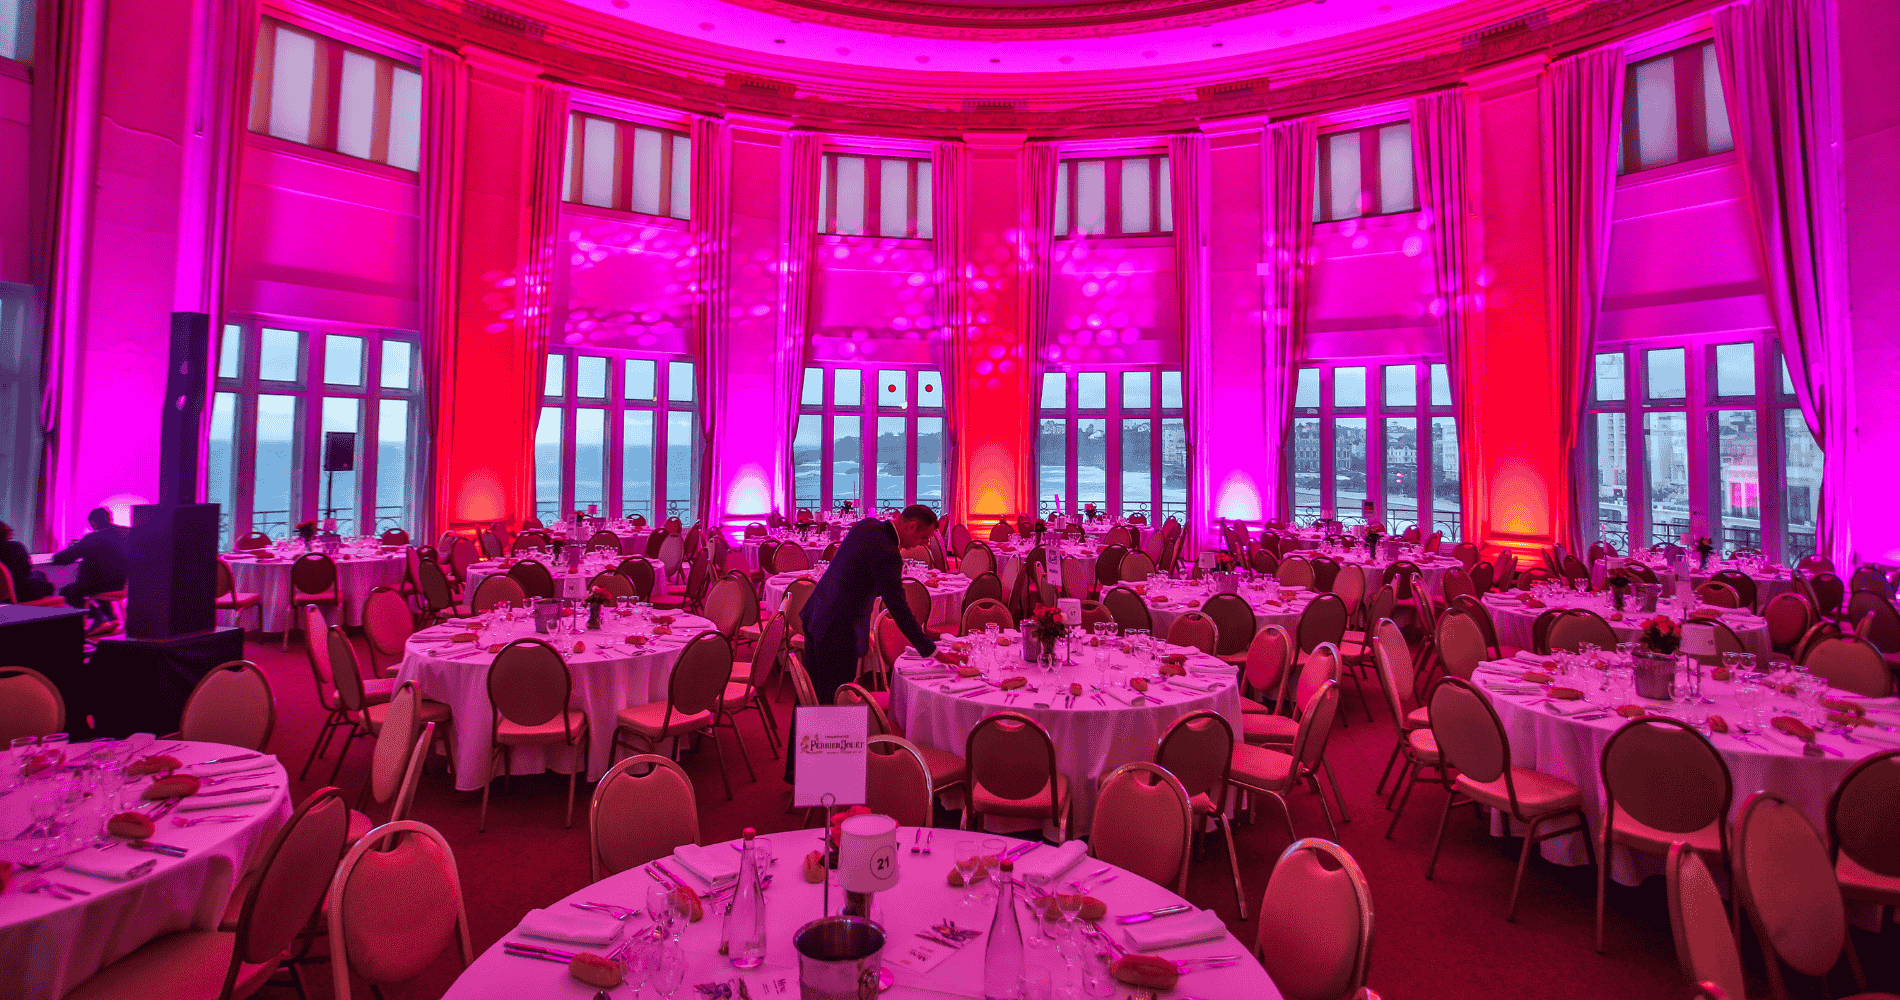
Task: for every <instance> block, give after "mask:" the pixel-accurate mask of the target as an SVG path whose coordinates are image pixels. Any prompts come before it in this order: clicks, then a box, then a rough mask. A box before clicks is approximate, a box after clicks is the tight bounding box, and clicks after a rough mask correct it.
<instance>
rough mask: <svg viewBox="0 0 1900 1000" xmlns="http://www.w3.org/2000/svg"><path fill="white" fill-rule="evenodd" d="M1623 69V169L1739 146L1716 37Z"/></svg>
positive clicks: (1648, 165)
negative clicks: (1718, 61)
mask: <svg viewBox="0 0 1900 1000" xmlns="http://www.w3.org/2000/svg"><path fill="white" fill-rule="evenodd" d="M1624 72H1625V73H1627V74H1628V75H1627V76H1626V77H1625V78H1624V83H1623V136H1622V140H1623V166H1622V170H1621V171H1620V172H1621V173H1625V174H1628V173H1634V172H1636V171H1638V170H1648V169H1649V168H1651V167H1660V166H1664V165H1666V164H1670V163H1680V162H1682V161H1683V160H1694V159H1697V158H1699V157H1704V156H1708V155H1710V154H1712V153H1720V152H1725V151H1727V150H1731V149H1734V148H1735V137H1734V136H1733V135H1732V134H1731V133H1730V132H1729V125H1728V102H1727V101H1726V100H1724V99H1723V96H1722V75H1721V72H1720V71H1719V70H1718V69H1717V67H1716V61H1715V43H1714V42H1703V43H1702V44H1700V45H1691V46H1689V47H1688V48H1686V49H1677V50H1676V51H1674V52H1670V53H1666V54H1664V55H1660V56H1657V57H1655V58H1654V59H1645V60H1643V61H1642V62H1639V63H1631V64H1630V66H1629V67H1628V68H1627V69H1626V70H1625V71H1624Z"/></svg>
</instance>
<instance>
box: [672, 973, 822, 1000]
mask: <svg viewBox="0 0 1900 1000" xmlns="http://www.w3.org/2000/svg"><path fill="white" fill-rule="evenodd" d="M798 995H799V993H798V970H797V969H784V968H774V967H771V966H760V967H759V968H758V969H756V970H754V971H752V972H748V973H745V974H744V975H739V976H734V977H732V978H731V979H727V980H719V981H714V982H710V983H697V984H695V985H694V986H693V993H692V996H693V997H694V1000H775V998H779V997H784V998H792V997H797V996H798Z"/></svg>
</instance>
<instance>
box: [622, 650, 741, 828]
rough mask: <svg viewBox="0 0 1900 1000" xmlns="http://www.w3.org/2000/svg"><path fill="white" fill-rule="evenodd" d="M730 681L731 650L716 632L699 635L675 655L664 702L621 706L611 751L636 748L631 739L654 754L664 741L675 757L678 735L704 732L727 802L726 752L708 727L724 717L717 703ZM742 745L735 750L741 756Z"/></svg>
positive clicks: (728, 790)
mask: <svg viewBox="0 0 1900 1000" xmlns="http://www.w3.org/2000/svg"><path fill="white" fill-rule="evenodd" d="M731 681H732V646H731V645H730V644H729V643H727V642H726V637H725V636H722V635H720V634H719V633H717V632H701V633H700V634H698V635H696V636H694V637H693V639H692V641H690V642H688V643H687V644H686V648H685V649H683V650H681V651H680V655H679V659H677V660H674V661H673V671H672V673H671V674H670V675H669V676H668V678H667V682H666V700H665V701H650V702H647V703H645V704H643V705H633V706H631V707H628V708H623V709H621V710H620V712H619V713H618V714H617V715H616V716H615V717H614V742H613V750H614V751H618V750H619V749H620V748H621V747H623V746H624V747H626V748H627V749H629V750H633V749H636V747H635V745H634V742H633V741H635V740H638V741H640V742H641V743H643V744H645V745H646V746H645V751H646V752H652V751H655V750H657V748H658V747H659V745H660V743H661V742H663V741H665V740H672V741H673V756H674V757H675V758H676V759H677V758H678V756H679V740H680V738H681V737H684V736H689V735H694V734H701V733H703V734H705V735H706V736H708V737H710V738H711V740H712V745H713V754H714V756H716V757H717V758H718V759H719V779H720V780H721V781H723V782H725V785H726V798H727V799H731V798H732V779H731V778H730V777H728V776H727V775H726V751H725V749H724V748H722V747H721V746H720V745H719V733H718V732H717V731H716V730H714V729H713V724H714V723H715V722H717V721H718V720H719V718H720V717H721V715H722V714H723V711H724V710H723V709H722V708H721V706H720V701H721V699H722V698H723V697H724V695H725V691H726V685H727V684H728V683H730V682H731ZM744 749H745V748H744V747H743V746H742V747H740V751H741V752H744Z"/></svg>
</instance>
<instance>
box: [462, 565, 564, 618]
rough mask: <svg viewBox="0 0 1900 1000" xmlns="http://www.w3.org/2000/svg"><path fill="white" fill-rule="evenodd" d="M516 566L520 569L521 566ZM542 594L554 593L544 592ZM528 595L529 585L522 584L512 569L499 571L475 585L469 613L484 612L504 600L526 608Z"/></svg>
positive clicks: (550, 582) (469, 600)
mask: <svg viewBox="0 0 1900 1000" xmlns="http://www.w3.org/2000/svg"><path fill="white" fill-rule="evenodd" d="M524 565H525V564H524ZM534 565H535V566H537V567H538V566H540V565H541V564H540V563H535V564H534ZM516 568H517V569H519V568H520V567H516ZM542 572H544V573H545V572H547V571H546V569H543V570H542ZM549 588H550V589H552V581H551V580H550V581H549ZM541 596H544V597H545V596H552V595H549V594H544V595H541ZM528 597H529V595H528V590H527V587H525V586H524V585H523V584H522V582H521V579H520V578H519V577H517V576H515V575H514V573H513V571H512V570H511V571H509V572H507V573H497V574H495V575H494V576H490V577H485V578H483V580H482V582H481V583H479V584H476V585H475V593H474V594H472V595H470V596H469V599H468V613H469V614H471V615H479V614H482V613H484V612H486V611H488V610H490V609H491V608H493V607H494V606H495V605H497V604H499V603H501V602H502V601H507V602H508V603H509V604H510V605H512V606H514V607H517V608H525V607H527V605H528Z"/></svg>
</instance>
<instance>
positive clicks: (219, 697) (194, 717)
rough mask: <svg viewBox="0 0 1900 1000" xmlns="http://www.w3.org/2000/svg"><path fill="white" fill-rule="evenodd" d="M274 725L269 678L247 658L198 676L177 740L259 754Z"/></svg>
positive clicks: (233, 661)
mask: <svg viewBox="0 0 1900 1000" xmlns="http://www.w3.org/2000/svg"><path fill="white" fill-rule="evenodd" d="M276 728H277V699H276V698H274V697H273V696H272V695H271V690H270V680H269V679H267V678H266V677H265V676H264V672H263V671H262V670H259V669H257V664H255V663H252V662H251V661H249V660H231V661H229V662H226V663H220V664H218V665H217V666H215V667H212V668H211V671H210V672H209V673H207V674H205V675H204V676H203V677H200V678H198V683H197V684H195V685H193V687H192V689H191V695H190V697H188V698H186V699H185V710H184V711H183V712H181V713H180V714H179V717H178V734H177V736H176V738H177V739H181V740H189V741H191V742H193V743H225V744H229V745H231V746H234V747H243V748H244V749H246V750H256V751H258V752H259V753H262V752H263V750H264V748H265V747H267V746H269V745H270V737H271V732H272V731H273V730H275V729H276Z"/></svg>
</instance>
